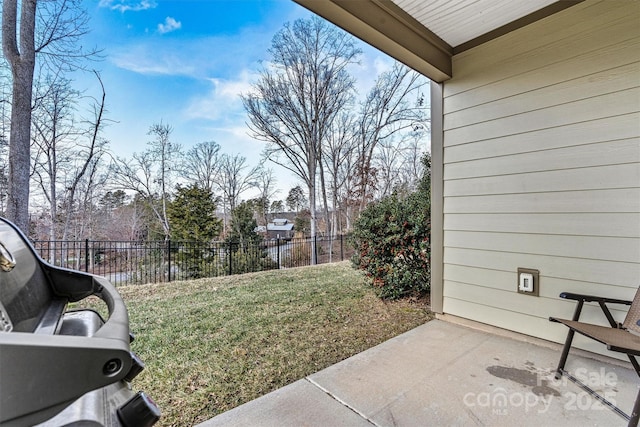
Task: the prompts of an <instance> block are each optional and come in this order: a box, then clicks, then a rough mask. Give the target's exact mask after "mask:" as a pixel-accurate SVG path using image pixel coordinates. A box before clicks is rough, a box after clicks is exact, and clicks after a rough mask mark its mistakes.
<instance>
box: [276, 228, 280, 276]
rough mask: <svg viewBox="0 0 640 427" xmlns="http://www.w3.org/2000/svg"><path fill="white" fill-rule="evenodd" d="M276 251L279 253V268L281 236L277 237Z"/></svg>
mask: <svg viewBox="0 0 640 427" xmlns="http://www.w3.org/2000/svg"><path fill="white" fill-rule="evenodd" d="M276 252H277V253H278V256H277V259H278V270H279V269H280V236H278V237H277V238H276Z"/></svg>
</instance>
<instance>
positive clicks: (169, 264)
mask: <svg viewBox="0 0 640 427" xmlns="http://www.w3.org/2000/svg"><path fill="white" fill-rule="evenodd" d="M167 281H168V282H170V281H171V239H167Z"/></svg>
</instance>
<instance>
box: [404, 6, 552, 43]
mask: <svg viewBox="0 0 640 427" xmlns="http://www.w3.org/2000/svg"><path fill="white" fill-rule="evenodd" d="M391 1H392V2H393V3H395V4H396V5H397V6H399V7H400V8H401V9H403V10H404V11H405V12H407V13H408V14H409V15H411V16H412V17H413V18H414V19H416V20H417V21H418V22H420V23H421V24H422V25H424V26H425V27H426V28H428V29H429V30H431V31H432V32H433V33H435V34H436V35H437V36H439V37H440V38H441V39H443V40H444V41H445V42H447V43H448V44H449V45H450V46H453V47H456V46H459V45H461V44H463V43H466V42H468V41H469V40H473V39H475V38H476V37H479V36H481V35H483V34H486V33H489V32H490V31H493V30H495V29H496V28H500V27H502V26H503V25H506V24H509V23H510V22H513V21H515V20H517V19H519V18H522V17H524V16H527V15H529V14H530V13H533V12H536V11H538V10H540V9H542V8H544V7H546V6H549V5H550V4H552V3H556V1H557V0H391Z"/></svg>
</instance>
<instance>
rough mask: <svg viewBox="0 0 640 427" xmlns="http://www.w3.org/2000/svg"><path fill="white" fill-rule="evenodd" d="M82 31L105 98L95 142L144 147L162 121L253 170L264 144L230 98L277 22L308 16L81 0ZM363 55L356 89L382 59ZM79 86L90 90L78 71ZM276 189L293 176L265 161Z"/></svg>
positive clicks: (240, 6) (120, 151)
mask: <svg viewBox="0 0 640 427" xmlns="http://www.w3.org/2000/svg"><path fill="white" fill-rule="evenodd" d="M85 5H86V7H87V10H88V12H89V14H90V16H91V22H90V27H91V33H90V34H89V35H88V36H87V38H86V40H85V42H87V43H88V44H90V45H91V46H96V47H98V48H100V49H103V54H104V56H105V58H104V60H103V61H100V62H98V63H96V64H94V67H95V68H96V69H98V70H99V71H100V73H101V76H102V80H103V83H104V85H105V88H106V93H107V109H108V118H109V119H110V120H113V123H111V124H110V125H109V127H108V128H107V129H106V132H105V134H104V136H105V137H106V138H107V139H108V140H110V142H111V149H112V151H113V152H114V154H115V155H117V156H120V157H129V156H130V155H131V154H132V153H133V152H140V151H142V150H144V149H145V144H146V142H147V141H149V139H150V137H149V136H147V131H148V129H149V126H151V125H152V124H154V123H159V122H160V121H163V122H164V123H168V124H170V125H171V126H172V127H173V129H174V132H173V135H172V140H173V141H174V142H177V143H180V144H182V145H183V146H184V147H185V148H186V149H188V148H189V147H191V146H193V145H195V144H197V143H199V142H202V141H209V140H214V141H216V142H218V143H219V144H220V145H221V146H222V151H224V152H226V153H228V154H236V153H240V154H242V155H244V156H245V157H247V159H248V161H249V162H250V163H251V165H252V166H253V165H255V164H257V163H258V161H259V158H260V152H261V151H262V149H263V147H264V142H261V141H255V140H253V139H252V138H251V137H250V136H249V135H248V129H247V127H246V124H245V123H246V116H245V112H244V109H243V107H242V103H241V100H240V98H239V94H240V93H246V92H247V91H248V90H249V88H250V85H251V82H252V81H255V79H256V73H257V71H258V70H259V69H260V61H261V60H267V59H268V53H267V49H268V48H269V47H270V45H271V39H272V37H273V35H274V34H275V33H276V32H277V31H278V30H280V29H281V28H282V26H283V24H284V23H285V22H292V21H294V20H296V19H298V18H308V17H310V16H311V13H310V12H308V11H307V10H306V9H304V8H302V7H300V6H299V5H297V4H296V3H294V2H293V1H292V0H179V1H177V0H173V1H171V0H166V1H165V0H85ZM362 49H363V50H364V52H365V55H363V57H362V63H361V65H360V66H357V67H354V69H353V70H352V74H353V75H354V77H356V79H357V80H358V85H359V86H360V87H361V88H362V89H361V92H366V90H367V88H368V87H370V86H371V84H372V83H373V79H374V78H375V76H376V75H377V74H378V73H379V72H381V71H383V70H385V69H388V68H389V67H390V65H391V60H390V59H389V58H388V57H387V56H386V55H384V54H382V53H379V52H378V51H376V50H374V49H373V48H370V47H368V46H366V45H364V44H363V45H362ZM80 83H81V84H84V85H85V86H87V87H90V85H93V88H91V87H90V89H89V91H90V92H91V91H92V90H93V91H95V89H96V87H97V86H96V84H95V82H92V81H91V76H90V75H89V74H87V75H86V76H84V77H82V82H80ZM270 167H272V168H273V169H274V171H275V172H276V173H277V177H278V185H279V187H281V188H282V189H283V192H282V193H281V194H279V195H278V196H277V197H278V198H281V199H284V198H285V197H286V192H287V191H288V189H289V188H291V187H293V186H295V185H296V182H295V178H293V177H292V176H291V175H290V174H289V173H288V172H284V171H282V170H281V169H279V167H278V166H277V165H274V164H271V165H270Z"/></svg>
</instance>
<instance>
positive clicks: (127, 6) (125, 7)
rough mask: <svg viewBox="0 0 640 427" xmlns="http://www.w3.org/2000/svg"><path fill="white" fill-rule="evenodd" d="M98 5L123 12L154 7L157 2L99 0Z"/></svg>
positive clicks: (149, 0)
mask: <svg viewBox="0 0 640 427" xmlns="http://www.w3.org/2000/svg"><path fill="white" fill-rule="evenodd" d="M99 6H100V7H106V8H109V9H111V10H117V11H119V12H122V13H124V12H127V11H133V12H138V11H141V10H148V9H154V8H155V7H156V6H158V4H157V3H156V2H155V1H154V0H139V1H130V0H100V3H99Z"/></svg>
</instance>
